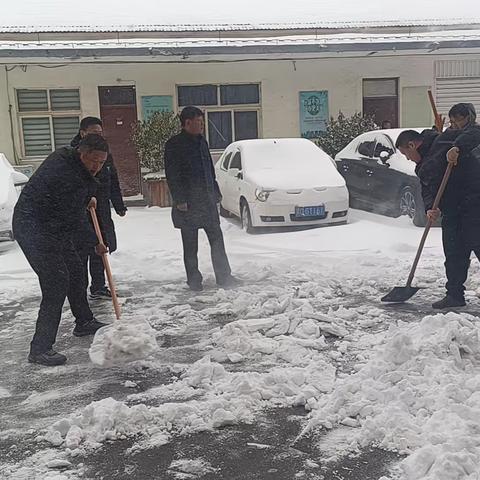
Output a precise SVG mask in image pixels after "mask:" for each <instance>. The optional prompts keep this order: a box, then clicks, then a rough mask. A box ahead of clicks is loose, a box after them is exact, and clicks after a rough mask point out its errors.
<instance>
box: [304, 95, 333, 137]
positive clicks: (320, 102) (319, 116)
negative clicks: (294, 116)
mask: <svg viewBox="0 0 480 480" xmlns="http://www.w3.org/2000/svg"><path fill="white" fill-rule="evenodd" d="M327 123H328V91H327V90H323V91H321V92H300V134H301V136H302V137H303V138H319V137H321V135H322V133H323V132H325V130H326V129H327Z"/></svg>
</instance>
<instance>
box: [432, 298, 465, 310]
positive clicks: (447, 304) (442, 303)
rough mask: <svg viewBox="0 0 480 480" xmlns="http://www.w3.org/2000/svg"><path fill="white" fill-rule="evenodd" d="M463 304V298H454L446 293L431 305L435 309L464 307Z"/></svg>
mask: <svg viewBox="0 0 480 480" xmlns="http://www.w3.org/2000/svg"><path fill="white" fill-rule="evenodd" d="M465 305H466V303H465V299H463V298H455V297H452V296H451V295H446V296H445V298H442V299H441V300H439V301H438V302H435V303H433V304H432V307H433V308H435V309H437V310H443V309H445V308H454V307H464V306H465Z"/></svg>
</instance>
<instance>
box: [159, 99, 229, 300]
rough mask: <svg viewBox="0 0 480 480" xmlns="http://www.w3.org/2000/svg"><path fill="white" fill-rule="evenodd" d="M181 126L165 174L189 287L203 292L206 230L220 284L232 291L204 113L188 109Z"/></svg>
mask: <svg viewBox="0 0 480 480" xmlns="http://www.w3.org/2000/svg"><path fill="white" fill-rule="evenodd" d="M180 122H181V125H182V132H181V133H180V134H178V135H176V136H174V137H172V138H171V139H170V140H169V141H168V142H167V143H166V145H165V174H166V177H167V182H168V186H169V188H170V193H171V195H172V199H173V207H172V219H173V224H174V226H175V228H179V229H180V230H181V232H182V241H183V257H184V262H185V270H186V272H187V284H188V286H189V287H190V289H191V290H194V291H201V290H202V289H203V286H202V281H203V278H202V274H201V273H200V271H199V269H198V256H197V255H198V230H199V229H204V230H205V232H206V234H207V237H208V240H209V242H210V246H211V254H212V263H213V269H214V271H215V277H216V280H217V284H218V285H219V286H222V287H230V286H233V285H235V284H237V283H238V281H237V280H236V279H235V278H234V277H232V274H231V270H230V265H229V263H228V258H227V254H226V252H225V244H224V241H223V234H222V230H221V229H220V218H219V215H218V206H217V205H218V203H219V202H220V200H221V198H222V197H221V194H220V189H219V188H218V184H217V181H216V178H215V170H214V168H213V162H212V157H211V156H210V151H209V148H208V144H207V141H206V140H205V138H204V137H203V135H202V134H203V131H204V127H205V125H204V116H203V112H202V111H201V110H200V109H198V108H196V107H185V108H184V109H183V111H182V113H181V114H180Z"/></svg>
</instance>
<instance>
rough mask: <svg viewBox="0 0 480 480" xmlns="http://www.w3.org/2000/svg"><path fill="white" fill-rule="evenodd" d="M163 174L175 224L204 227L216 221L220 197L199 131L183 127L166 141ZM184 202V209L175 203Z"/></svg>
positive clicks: (209, 156) (207, 151)
mask: <svg viewBox="0 0 480 480" xmlns="http://www.w3.org/2000/svg"><path fill="white" fill-rule="evenodd" d="M165 174H166V177H167V182H168V187H169V188H170V193H171V195H172V199H173V208H172V220H173V224H174V226H175V227H176V228H205V227H208V226H210V225H212V224H215V223H219V222H220V219H219V216H218V209H217V203H218V202H220V200H221V198H222V197H221V194H220V189H219V188H218V183H217V180H216V178H215V170H214V167H213V161H212V157H211V155H210V150H209V148H208V144H207V141H206V140H205V138H204V137H203V136H202V135H198V136H193V135H190V134H188V133H186V132H185V131H182V132H181V133H180V134H178V135H175V136H174V137H172V138H171V139H170V140H169V141H168V142H167V143H166V145H165ZM182 203H186V204H187V205H188V211H187V212H181V211H180V210H178V208H177V205H179V204H182Z"/></svg>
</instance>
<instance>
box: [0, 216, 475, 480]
mask: <svg viewBox="0 0 480 480" xmlns="http://www.w3.org/2000/svg"><path fill="white" fill-rule="evenodd" d="M223 228H224V232H225V238H226V244H227V250H228V252H229V256H230V260H231V263H232V267H233V270H234V273H235V275H237V276H238V277H239V278H241V279H242V280H243V282H244V283H243V285H242V286H240V287H238V288H236V289H235V290H221V289H218V288H216V287H215V282H214V278H213V273H212V268H211V265H210V259H209V254H208V245H207V242H206V239H204V238H203V242H202V244H201V249H200V265H201V269H202V270H203V272H204V274H205V279H206V281H205V284H206V289H205V291H204V292H202V293H200V294H192V293H191V292H189V291H188V290H187V289H186V288H185V286H184V283H183V282H184V272H183V265H182V258H181V245H180V236H179V232H178V231H176V230H174V229H173V227H172V226H171V222H170V212H169V210H163V209H157V208H154V209H143V208H139V209H131V210H130V211H129V213H128V216H127V217H126V218H125V219H119V220H118V221H117V231H118V236H119V244H120V248H119V251H118V252H116V253H115V254H114V255H113V256H112V258H111V261H112V268H113V271H114V275H115V277H116V280H117V282H118V286H119V294H120V296H121V298H122V303H123V317H122V321H124V322H134V321H137V320H138V321H141V320H147V321H148V322H149V323H150V325H151V326H152V327H153V328H154V330H155V332H156V335H157V340H158V343H159V345H160V347H161V348H160V349H159V350H158V351H157V352H155V353H154V354H153V355H152V356H151V357H149V358H148V359H145V360H140V361H136V362H134V363H131V364H129V365H126V366H115V367H110V368H101V367H98V366H95V365H93V364H92V363H91V362H90V360H89V357H88V348H89V346H90V343H91V339H88V338H87V339H77V338H74V337H72V336H71V326H72V319H71V316H70V314H69V312H68V310H66V311H65V315H64V319H63V321H62V326H61V329H60V333H59V338H58V344H57V347H58V349H59V350H60V351H62V352H63V353H65V354H67V356H68V358H69V361H68V363H67V364H66V365H65V366H62V367H56V368H42V367H37V366H32V365H29V364H27V363H26V361H25V356H26V353H27V350H28V343H29V341H30V338H31V335H32V331H33V326H34V321H35V313H36V309H37V305H38V286H37V283H36V278H35V276H34V275H33V273H32V272H31V271H30V269H29V267H28V265H27V263H26V261H25V260H24V258H23V256H22V254H21V252H20V251H19V250H18V248H17V247H16V246H14V245H13V246H6V245H0V358H1V362H2V365H3V368H2V370H1V371H0V477H1V478H12V479H46V480H66V479H76V478H97V477H96V476H95V472H94V471H93V470H92V468H91V465H89V459H90V458H91V457H93V456H95V455H98V454H99V452H102V451H103V450H102V448H107V446H108V445H112V443H111V442H114V443H113V445H115V444H120V443H121V442H125V441H128V442H129V443H128V445H129V446H128V449H127V450H125V452H124V455H125V456H126V457H128V458H129V459H130V462H131V463H132V464H135V458H138V456H139V455H141V454H142V452H146V451H150V450H155V449H159V448H162V447H163V446H168V445H169V444H170V443H171V442H174V441H176V439H178V438H180V437H182V436H183V435H185V434H192V435H199V434H200V432H217V433H216V434H218V435H220V432H221V431H224V430H225V429H229V428H231V429H233V428H235V426H238V425H242V424H255V422H256V421H258V419H259V418H260V417H261V416H262V414H263V413H264V412H265V411H268V410H269V409H272V408H281V409H284V408H290V407H301V408H303V409H305V410H307V411H308V412H309V415H308V416H307V417H306V418H305V419H304V420H303V421H302V422H301V425H299V427H298V429H297V431H295V434H292V435H291V436H290V437H289V438H288V442H289V445H290V446H291V447H292V449H294V448H295V446H296V445H298V444H299V443H300V442H304V441H305V439H308V441H310V442H316V445H315V447H316V448H315V454H314V455H313V454H310V455H309V456H308V458H307V457H305V458H304V459H303V460H302V462H303V463H301V465H300V467H299V468H298V470H297V471H296V473H295V478H308V479H322V478H326V479H328V478H344V477H342V476H337V477H333V476H332V477H329V476H328V475H327V473H326V472H327V471H328V468H329V465H331V464H335V462H338V461H339V460H342V459H345V458H352V456H355V455H360V454H362V452H365V449H366V448H369V447H380V448H381V449H385V450H389V451H393V452H397V453H398V454H399V455H398V460H397V462H396V465H394V468H393V469H391V470H390V471H386V472H385V476H384V477H382V480H386V479H387V478H390V479H394V478H395V479H396V478H401V479H405V480H420V479H423V480H427V479H428V480H453V479H458V480H460V479H462V480H463V479H465V480H466V479H468V480H473V479H478V478H480V466H479V465H480V396H479V393H478V391H479V390H480V346H479V342H478V334H479V328H478V318H477V317H476V316H474V315H477V314H478V313H480V307H479V304H480V300H478V299H477V298H476V296H475V289H476V285H477V284H478V277H479V276H478V272H479V269H478V265H477V263H476V262H474V264H473V265H472V269H471V275H470V281H469V285H468V292H467V298H468V299H469V306H468V307H467V309H466V311H467V312H469V313H471V314H472V315H470V314H467V313H461V314H456V313H450V314H447V315H443V314H440V315H435V314H434V312H432V311H431V309H430V303H431V301H432V300H433V299H434V298H437V297H440V296H441V295H442V294H443V283H444V273H443V256H442V251H441V240H440V231H439V229H434V230H433V231H432V232H431V235H430V238H429V240H428V242H427V247H426V250H425V255H424V257H423V259H422V261H421V265H420V268H419V271H418V274H417V279H416V283H417V284H418V285H421V286H425V287H428V288H427V289H425V290H421V291H420V292H419V293H418V294H417V295H416V296H415V297H414V298H413V299H412V300H411V301H410V302H409V303H408V304H406V305H403V306H397V307H392V306H388V305H384V304H381V303H380V302H379V298H380V297H381V296H382V295H383V294H385V293H386V292H387V291H388V290H389V289H390V288H391V287H393V286H395V285H402V284H403V283H404V281H405V279H406V276H407V275H408V269H409V267H410V263H411V261H412V258H413V256H414V254H415V250H416V245H417V242H418V241H419V237H420V235H421V230H420V229H418V228H415V227H413V226H412V224H411V222H410V221H409V220H408V219H405V218H400V219H390V218H386V217H381V216H376V215H372V214H368V213H365V212H360V211H352V213H351V219H350V223H349V224H348V225H345V226H340V227H328V228H318V229H311V230H303V231H283V232H282V231H276V232H273V233H265V234H262V235H247V234H245V233H243V232H242V231H241V230H240V229H239V227H238V225H237V224H236V223H235V222H233V221H228V222H225V223H224V224H223ZM94 309H95V311H96V314H97V316H98V318H99V319H100V320H106V321H113V318H114V317H113V313H112V312H111V308H110V305H108V304H105V303H102V304H101V305H97V304H95V305H94ZM222 427H223V429H222ZM271 447H272V445H263V444H258V443H256V442H255V441H254V440H252V441H251V442H248V443H247V444H245V449H252V448H253V449H259V450H262V449H265V450H268V449H269V448H271ZM165 448H166V447H165ZM262 451H263V450H262ZM175 455H177V456H176V457H174V459H173V460H172V461H171V463H170V464H169V465H167V467H166V468H165V471H164V472H162V475H161V476H158V477H155V478H183V479H190V478H205V479H210V478H212V479H223V478H227V476H226V474H225V472H224V471H223V470H222V468H223V467H222V465H223V464H222V463H221V462H220V461H219V462H217V463H216V464H214V463H213V461H209V459H206V458H199V457H193V456H192V457H191V458H185V457H184V456H182V455H181V452H180V453H178V454H175ZM132 468H133V467H132ZM127 473H128V472H127ZM104 478H117V477H113V476H111V477H108V476H107V477H104ZM118 478H120V477H118ZM121 478H123V477H121ZM131 478H141V477H135V476H132V477H131ZM145 478H146V477H145ZM148 478H150V477H148ZM152 478H154V477H152ZM231 478H233V477H231ZM235 478H240V477H235ZM245 478H247V477H245ZM251 478H253V477H251ZM255 478H256V477H255ZM269 478H270V477H269ZM272 478H274V477H272ZM276 478H284V477H280V476H278V477H276ZM285 478H286V477H285ZM345 478H347V477H345ZM348 478H350V477H348ZM359 478H360V477H359ZM365 478H369V479H370V478H372V479H373V477H371V476H370V477H365ZM375 478H378V477H375Z"/></svg>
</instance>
